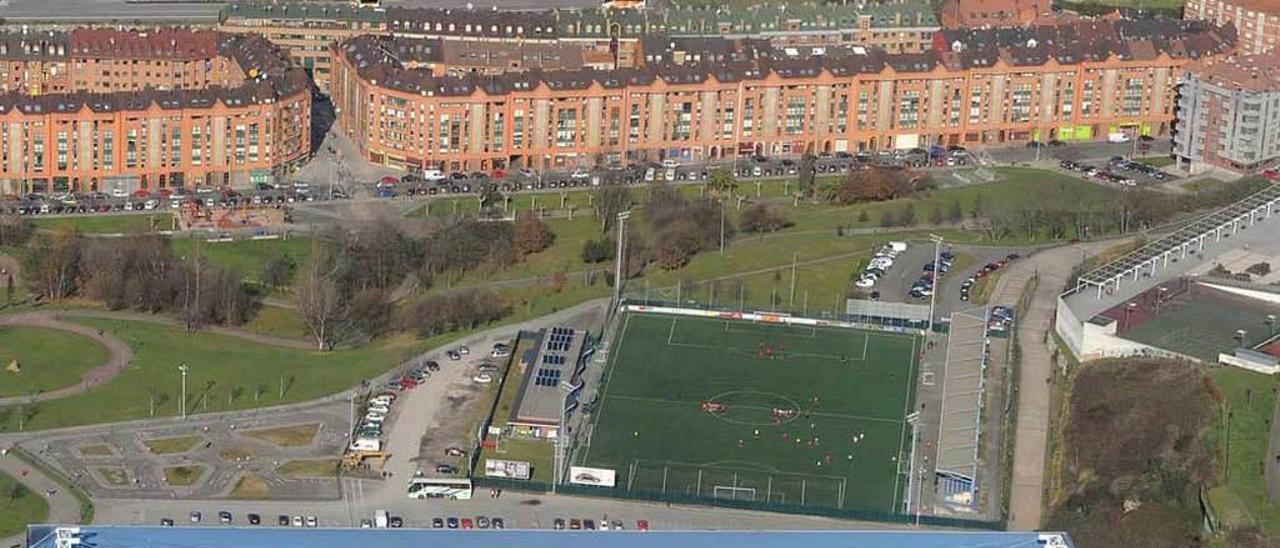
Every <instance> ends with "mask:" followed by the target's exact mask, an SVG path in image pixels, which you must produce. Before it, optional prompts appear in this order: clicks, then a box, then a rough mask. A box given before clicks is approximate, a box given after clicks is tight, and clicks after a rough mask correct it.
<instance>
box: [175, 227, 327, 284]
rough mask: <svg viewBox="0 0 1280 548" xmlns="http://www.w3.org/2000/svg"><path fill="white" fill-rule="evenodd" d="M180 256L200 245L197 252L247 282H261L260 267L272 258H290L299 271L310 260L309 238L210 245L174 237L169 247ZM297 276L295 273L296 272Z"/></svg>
mask: <svg viewBox="0 0 1280 548" xmlns="http://www.w3.org/2000/svg"><path fill="white" fill-rule="evenodd" d="M170 245H171V246H172V247H173V252H174V253H175V254H177V255H178V256H179V257H186V256H188V255H189V254H191V253H194V252H195V251H194V250H193V248H194V247H195V246H200V253H202V254H204V256H205V257H207V258H208V259H209V260H210V261H212V262H213V263H214V264H217V265H219V266H223V267H226V268H231V269H235V270H238V271H239V272H240V273H241V274H242V275H244V277H245V279H246V280H249V281H254V282H256V281H258V280H261V279H262V266H263V265H264V264H266V263H267V261H268V260H270V259H271V258H273V257H278V256H282V255H283V256H288V257H292V258H293V262H294V264H296V265H297V267H298V269H297V270H298V271H301V270H302V268H303V265H305V264H307V262H308V261H309V260H310V259H311V238H308V237H305V236H292V237H290V238H289V239H288V240H236V241H234V242H221V243H209V242H206V241H204V240H200V239H195V238H174V239H173V240H172V242H171V244H170ZM295 275H296V273H295Z"/></svg>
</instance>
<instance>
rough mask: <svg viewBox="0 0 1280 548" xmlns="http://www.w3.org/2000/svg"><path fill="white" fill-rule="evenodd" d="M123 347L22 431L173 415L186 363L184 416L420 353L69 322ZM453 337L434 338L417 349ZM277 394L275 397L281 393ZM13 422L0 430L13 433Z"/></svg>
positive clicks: (37, 412)
mask: <svg viewBox="0 0 1280 548" xmlns="http://www.w3.org/2000/svg"><path fill="white" fill-rule="evenodd" d="M76 321H77V322H81V323H84V324H85V325H89V326H91V327H95V328H99V329H103V330H105V331H108V332H110V333H112V334H113V335H115V336H116V337H119V338H121V339H122V340H124V341H125V342H127V343H128V344H129V345H130V346H131V347H132V348H133V351H134V360H133V362H132V363H131V364H130V365H129V367H128V368H127V369H126V370H125V372H124V373H122V374H121V375H119V376H117V377H116V378H115V379H113V380H111V381H109V382H107V383H106V384H104V385H102V386H99V387H98V388H96V389H95V390H93V391H92V392H89V393H87V394H81V395H78V396H73V397H69V398H64V399H60V400H56V401H50V402H44V403H41V404H38V405H36V406H33V408H32V409H31V411H34V416H32V417H31V418H30V420H28V421H27V422H26V425H27V427H28V428H33V429H41V428H55V427H63V426H74V425H82V424H93V423H101V422H114V421H121V420H127V419H137V418H144V417H149V416H151V406H152V403H153V402H154V405H155V415H156V416H173V415H177V414H179V413H180V410H181V405H180V404H179V402H178V398H179V394H180V389H181V380H182V378H181V375H180V374H179V372H178V370H177V367H178V365H179V364H183V363H186V364H187V365H188V366H189V367H190V369H189V371H190V372H189V374H188V378H187V400H188V401H187V409H188V412H190V413H201V412H206V411H210V412H212V411H227V410H235V409H248V408H253V407H262V406H267V405H278V404H282V403H292V402H298V401H307V400H312V399H315V398H319V397H321V396H327V395H329V394H333V393H335V392H338V391H341V390H344V389H347V388H349V387H351V386H355V385H356V384H358V383H359V382H360V380H362V379H367V378H370V377H373V376H375V375H377V374H379V373H382V372H383V371H386V370H387V369H390V368H391V367H392V366H394V365H395V364H398V363H400V362H401V361H402V360H403V359H405V358H407V357H409V356H411V355H413V354H414V353H416V351H417V349H418V348H420V346H418V345H417V344H418V343H416V342H415V341H414V340H413V339H412V337H409V336H405V335H399V336H394V337H390V338H387V339H382V340H378V341H375V342H374V343H371V344H370V345H366V346H365V347H362V348H359V349H354V350H338V351H334V352H315V351H302V350H292V349H284V348H277V347H272V346H266V345H261V344H256V343H252V342H248V341H245V340H243V339H238V338H234V337H228V336H224V335H218V334H214V333H208V332H196V333H187V332H186V331H185V330H183V329H182V328H180V327H173V326H168V325H161V324H153V323H149V322H130V321H119V320H104V319H77V320H76ZM456 336H458V335H457V334H454V335H450V336H449V337H440V338H438V339H433V340H429V341H425V342H424V343H422V344H426V345H429V344H432V343H433V342H434V343H438V342H440V341H443V340H447V339H450V338H452V337H456ZM282 392H283V393H282ZM16 419H17V417H11V418H8V419H7V420H6V421H5V422H2V423H0V425H3V427H4V428H5V429H7V430H12V429H15V428H16V426H17V420H16Z"/></svg>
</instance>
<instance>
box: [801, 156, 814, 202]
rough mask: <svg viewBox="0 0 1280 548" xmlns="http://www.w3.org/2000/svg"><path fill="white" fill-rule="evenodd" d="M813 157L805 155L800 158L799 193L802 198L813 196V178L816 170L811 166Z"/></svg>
mask: <svg viewBox="0 0 1280 548" xmlns="http://www.w3.org/2000/svg"><path fill="white" fill-rule="evenodd" d="M813 163H814V157H813V155H812V154H805V155H804V157H802V158H800V193H801V194H802V195H804V197H806V198H809V197H812V196H813V187H814V184H813V183H814V178H815V177H816V176H817V169H816V168H815V167H814V165H813Z"/></svg>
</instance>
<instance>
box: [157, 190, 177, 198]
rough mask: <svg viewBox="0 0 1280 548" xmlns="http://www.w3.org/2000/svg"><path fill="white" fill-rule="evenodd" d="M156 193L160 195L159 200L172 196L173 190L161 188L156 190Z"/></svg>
mask: <svg viewBox="0 0 1280 548" xmlns="http://www.w3.org/2000/svg"><path fill="white" fill-rule="evenodd" d="M156 194H157V195H159V196H160V199H161V200H168V199H169V197H170V196H173V191H172V190H169V189H167V188H162V189H160V190H157V191H156Z"/></svg>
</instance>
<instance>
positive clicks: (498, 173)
mask: <svg viewBox="0 0 1280 548" xmlns="http://www.w3.org/2000/svg"><path fill="white" fill-rule="evenodd" d="M506 176H507V172H505V171H503V170H501V169H495V170H493V171H490V172H489V177H490V178H493V179H502V178H504V177H506Z"/></svg>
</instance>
